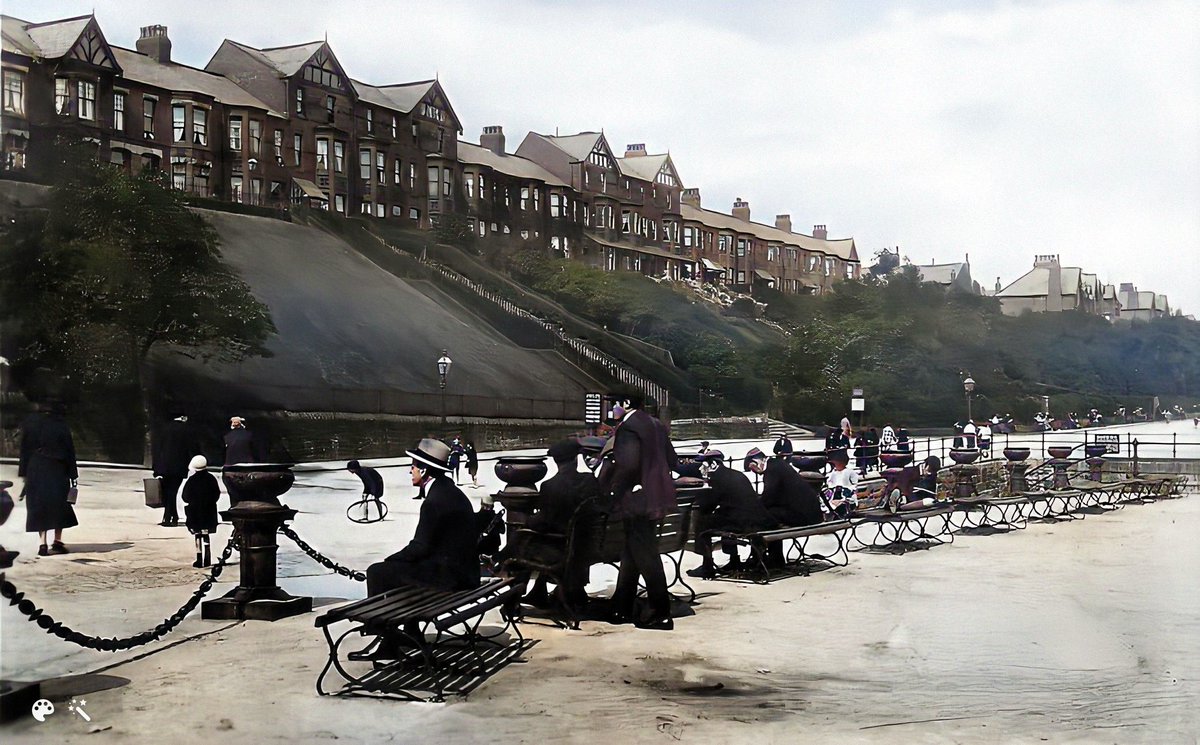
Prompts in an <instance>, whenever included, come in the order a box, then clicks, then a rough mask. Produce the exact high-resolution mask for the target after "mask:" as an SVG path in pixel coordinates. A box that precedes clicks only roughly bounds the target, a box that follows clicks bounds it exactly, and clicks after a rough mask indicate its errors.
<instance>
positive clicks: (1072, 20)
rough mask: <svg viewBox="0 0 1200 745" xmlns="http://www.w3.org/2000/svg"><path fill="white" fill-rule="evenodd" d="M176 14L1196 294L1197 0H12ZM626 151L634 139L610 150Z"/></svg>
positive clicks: (884, 225)
mask: <svg viewBox="0 0 1200 745" xmlns="http://www.w3.org/2000/svg"><path fill="white" fill-rule="evenodd" d="M3 9H4V12H5V13H6V14H8V15H15V16H17V17H20V18H24V19H25V20H29V21H43V20H50V19H52V18H63V17H69V16H73V15H79V14H87V13H90V12H92V11H93V9H94V10H95V14H96V16H97V18H98V20H99V22H100V24H101V28H102V29H103V30H104V33H105V36H106V37H107V38H108V40H109V42H110V43H112V44H116V45H120V46H128V47H132V46H133V44H134V42H135V40H136V39H137V35H138V27H139V26H143V25H150V24H155V23H159V24H164V25H166V26H168V27H169V33H170V37H171V40H172V42H173V45H174V59H175V60H176V61H178V62H182V63H185V64H191V65H195V66H197V67H203V66H204V64H205V63H206V62H207V61H208V59H209V57H210V56H211V55H212V53H213V52H214V51H216V48H217V46H218V45H219V44H220V42H221V40H222V39H223V38H230V39H234V40H237V41H240V42H243V43H247V44H250V45H253V46H258V47H271V46H282V45H287V44H296V43H301V42H305V41H311V40H314V39H321V38H323V37H325V36H326V35H328V39H329V42H330V44H331V46H332V47H333V50H334V53H335V54H336V55H337V57H338V59H339V60H340V61H341V63H342V65H343V67H345V69H346V70H347V72H348V73H349V74H350V75H351V76H353V77H355V78H357V79H359V80H363V81H366V82H368V83H373V84H377V85H378V84H387V83H397V82H404V81H410V80H419V79H424V78H429V77H433V76H435V75H436V76H438V77H439V78H440V79H441V81H442V84H443V86H444V87H445V89H446V91H447V93H448V95H449V96H450V100H451V103H452V105H453V106H454V108H455V110H456V111H457V113H458V115H459V117H460V118H461V119H462V122H463V126H464V129H465V132H464V137H465V138H467V139H469V140H471V141H474V142H478V139H479V133H480V129H481V128H482V127H483V126H484V125H489V124H500V125H503V126H504V131H505V134H506V136H507V138H508V142H509V150H510V151H511V150H515V149H516V147H517V146H518V145H519V144H520V141H521V139H522V138H523V137H524V135H525V133H526V132H528V131H530V130H533V131H537V132H543V133H553V132H554V131H555V130H556V129H557V130H558V131H559V132H560V133H562V134H569V133H573V132H577V131H581V130H587V129H601V128H603V129H604V131H605V132H606V134H607V135H608V138H609V141H610V143H611V144H612V146H613V148H614V149H615V150H618V151H623V150H624V147H625V145H626V144H628V143H634V142H641V143H645V144H646V146H647V149H648V150H649V151H650V152H662V151H665V150H668V149H669V150H670V152H671V155H672V158H673V159H674V161H675V164H676V166H677V168H678V169H679V172H680V175H681V176H682V178H683V181H684V184H685V185H686V186H695V187H699V188H700V190H701V196H702V198H703V201H704V206H705V207H708V208H712V209H718V210H722V211H726V212H727V211H728V210H729V208H730V207H731V206H732V203H733V200H734V199H735V198H736V197H742V198H744V199H746V200H747V201H749V202H750V207H751V215H752V217H753V218H754V219H756V220H759V221H763V222H767V223H771V222H772V221H773V220H774V216H775V215H776V214H781V213H789V214H791V216H792V223H793V226H795V227H796V229H797V230H802V231H804V232H810V231H811V226H812V225H814V224H817V223H821V224H826V225H828V226H829V235H830V237H836V238H841V237H846V236H853V237H854V239H855V241H856V243H857V245H858V251H859V255H860V257H861V258H862V259H863V262H864V264H869V263H871V262H872V260H873V256H874V254H875V253H876V252H877V251H878V250H879V249H881V248H883V247H885V246H887V247H895V246H899V247H900V249H901V252H902V253H903V254H904V255H905V256H906V257H908V258H909V259H911V260H912V261H913V262H914V263H929V262H930V261H934V260H936V261H937V262H939V263H944V262H948V261H955V260H961V259H962V258H963V257H964V256H965V255H968V254H969V255H970V261H971V270H972V275H973V276H974V277H975V278H976V280H977V281H979V282H980V283H981V284H982V285H984V286H985V287H988V288H991V287H992V286H993V285H994V284H995V282H996V280H997V277H998V278H999V279H1000V281H1001V283H1002V284H1005V285H1007V284H1008V283H1009V282H1012V281H1013V280H1015V279H1016V278H1017V277H1019V276H1020V275H1021V274H1022V273H1024V272H1025V271H1027V270H1028V269H1029V268H1030V267H1031V266H1032V263H1033V257H1034V255H1035V254H1043V253H1057V254H1059V255H1060V256H1061V258H1062V262H1063V263H1064V264H1065V265H1067V266H1081V267H1083V268H1084V270H1085V271H1089V272H1094V273H1096V274H1098V275H1099V276H1100V278H1101V280H1102V281H1105V282H1112V283H1118V284H1119V283H1121V282H1133V283H1135V284H1136V285H1137V286H1138V288H1139V289H1141V290H1153V291H1155V292H1158V293H1166V294H1167V295H1168V297H1169V299H1170V301H1171V305H1172V307H1173V308H1182V309H1183V310H1184V312H1186V313H1200V3H1198V2H1196V1H1195V0H1190V1H1189V0H1182V1H1180V2H1170V1H1168V0H1164V1H1163V2H1157V1H1149V0H1148V1H1146V2H1136V1H1131V0H1119V1H1114V2H1104V1H1103V0H1077V1H1075V2H949V1H945V2H867V1H865V0H864V1H863V2H828V3H825V2H749V1H746V0H741V1H739V2H732V1H730V2H724V3H722V2H705V1H702V0H699V1H698V0H691V1H690V2H658V3H643V2H591V3H584V2H548V1H541V2H539V1H538V0H522V1H519V2H485V1H484V0H479V1H477V2H466V1H455V0H437V1H436V2H428V1H426V2H338V1H337V0H332V1H331V0H322V1H321V2H313V1H311V0H290V1H289V2H286V3H279V2H269V3H268V2H251V1H249V0H242V1H240V2H226V1H225V0H205V1H204V2H195V1H194V0H192V1H190V2H173V1H169V0H159V1H157V2H152V1H150V0H80V1H79V2H74V1H71V0H67V1H60V2H46V0H3ZM618 154H620V152H619V153H618Z"/></svg>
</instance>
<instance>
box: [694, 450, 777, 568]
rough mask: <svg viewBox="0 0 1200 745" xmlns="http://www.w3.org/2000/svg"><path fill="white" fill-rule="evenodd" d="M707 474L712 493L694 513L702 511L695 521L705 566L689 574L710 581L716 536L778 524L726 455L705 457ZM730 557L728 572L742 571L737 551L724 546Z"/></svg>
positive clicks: (699, 500) (700, 500)
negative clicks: (729, 464)
mask: <svg viewBox="0 0 1200 745" xmlns="http://www.w3.org/2000/svg"><path fill="white" fill-rule="evenodd" d="M701 457H702V458H703V464H704V470H705V473H706V477H707V479H708V486H709V489H708V490H707V491H706V492H704V493H702V494H701V495H700V496H699V497H697V498H696V501H695V503H694V504H693V509H695V510H698V511H699V515H698V517H697V520H696V551H697V553H699V554H700V558H701V559H702V560H703V563H701V565H700V566H699V567H697V568H695V569H692V570H690V571H689V572H688V574H690V575H691V576H693V577H704V578H706V579H711V578H713V577H715V576H717V569H716V566H714V564H713V558H712V539H713V535H714V534H715V533H719V532H731V533H753V532H755V531H759V530H770V529H771V528H774V527H776V526H777V525H778V524H779V523H778V521H777V520H776V519H775V518H774V517H773V516H772V515H771V513H770V512H768V511H767V509H766V508H765V507H763V505H762V502H760V501H759V499H758V492H756V491H754V486H753V485H752V484H751V483H750V479H748V478H746V474H744V473H741V472H739V471H735V470H733V469H732V468H729V467H728V466H726V465H725V454H724V453H722V452H721V451H720V450H709V451H708V452H707V453H705V454H704V455H703V456H701ZM725 552H726V554H728V555H729V564H727V565H726V566H725V569H726V570H736V569H740V568H741V560H740V559H739V558H738V555H737V549H736V547H735V546H733V545H727V546H725Z"/></svg>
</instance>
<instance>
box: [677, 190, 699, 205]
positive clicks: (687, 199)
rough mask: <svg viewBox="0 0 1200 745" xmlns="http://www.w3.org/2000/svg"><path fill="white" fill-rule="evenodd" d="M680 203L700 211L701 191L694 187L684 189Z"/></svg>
mask: <svg viewBox="0 0 1200 745" xmlns="http://www.w3.org/2000/svg"><path fill="white" fill-rule="evenodd" d="M679 201H680V202H682V203H683V204H686V205H689V206H691V207H695V208H696V209H700V190H699V189H697V188H696V187H694V186H693V187H692V188H690V189H684V190H683V194H681V195H680V197H679Z"/></svg>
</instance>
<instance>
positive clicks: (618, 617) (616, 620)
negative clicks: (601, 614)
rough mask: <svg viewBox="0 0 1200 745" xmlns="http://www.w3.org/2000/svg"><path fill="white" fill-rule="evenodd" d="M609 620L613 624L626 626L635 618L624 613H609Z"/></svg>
mask: <svg viewBox="0 0 1200 745" xmlns="http://www.w3.org/2000/svg"><path fill="white" fill-rule="evenodd" d="M607 620H608V623H609V624H611V625H613V626H624V625H625V624H629V623H633V618H632V617H630V616H627V615H625V614H624V613H609V614H608V619H607Z"/></svg>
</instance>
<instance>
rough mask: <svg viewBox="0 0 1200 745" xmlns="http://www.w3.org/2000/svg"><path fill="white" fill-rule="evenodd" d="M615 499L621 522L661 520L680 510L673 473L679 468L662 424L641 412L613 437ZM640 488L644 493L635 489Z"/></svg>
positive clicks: (630, 417)
mask: <svg viewBox="0 0 1200 745" xmlns="http://www.w3.org/2000/svg"><path fill="white" fill-rule="evenodd" d="M613 437H614V438H615V442H614V444H613V469H612V495H613V515H614V516H615V517H617V518H648V519H652V520H660V519H662V518H663V517H666V516H667V514H668V513H670V512H671V511H672V510H674V509H675V507H676V504H677V503H676V500H675V482H674V480H673V479H672V478H671V469H673V468H675V467H676V466H677V465H678V464H679V458H678V457H677V456H676V455H675V448H674V446H672V445H671V439H670V437H668V435H667V428H666V427H664V426H663V424H662V422H660V421H658V420H657V419H655V418H654V417H652V416H650V415H649V414H647V413H646V412H644V411H642V410H641V409H637V410H635V411H633V412H631V413H629V414H626V415H625V418H624V420H623V421H622V422H621V424H620V426H618V427H617V430H616V433H615V434H614V435H613ZM638 486H640V487H641V488H640V489H635V488H634V487H638Z"/></svg>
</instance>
